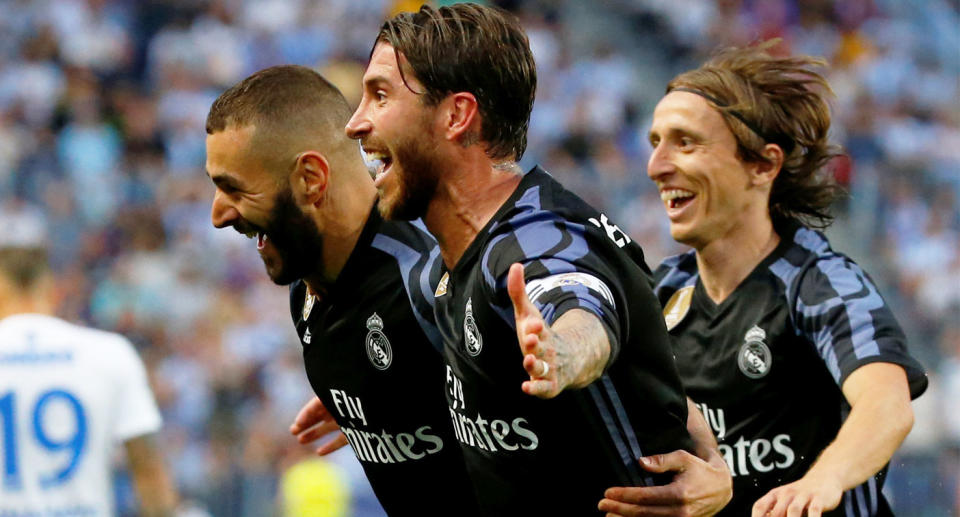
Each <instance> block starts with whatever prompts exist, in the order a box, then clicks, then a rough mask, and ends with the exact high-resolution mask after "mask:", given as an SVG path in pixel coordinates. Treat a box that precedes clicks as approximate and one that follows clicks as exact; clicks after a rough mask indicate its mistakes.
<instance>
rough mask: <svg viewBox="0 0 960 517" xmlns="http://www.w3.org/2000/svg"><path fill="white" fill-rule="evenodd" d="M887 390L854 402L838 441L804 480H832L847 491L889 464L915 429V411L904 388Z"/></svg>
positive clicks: (879, 388)
mask: <svg viewBox="0 0 960 517" xmlns="http://www.w3.org/2000/svg"><path fill="white" fill-rule="evenodd" d="M903 384H904V385H905V384H906V383H905V381H903ZM888 386H889V385H888ZM884 387H885V386H883V385H882V384H881V385H875V386H874V389H872V390H870V391H866V392H864V393H863V394H862V395H861V396H860V397H859V398H858V399H857V400H856V402H855V403H853V407H852V409H851V410H850V414H849V416H848V417H847V420H846V421H845V422H844V424H843V426H841V427H840V431H839V432H838V433H837V437H836V439H835V440H834V441H833V443H831V444H830V445H829V446H828V447H827V448H826V449H824V450H823V453H822V454H821V455H820V457H819V458H818V459H817V461H816V462H815V463H814V464H813V466H812V467H811V468H810V471H809V472H808V473H807V474H806V476H805V477H812V478H828V479H829V478H833V479H834V480H835V482H836V483H837V484H838V485H839V486H841V487H842V489H843V490H844V491H846V490H849V489H851V488H853V487H855V486H857V485H860V484H861V483H863V482H864V481H866V480H867V478H869V477H870V476H872V475H874V474H876V473H877V472H878V471H879V470H880V469H881V468H883V466H884V465H886V464H887V463H888V462H889V461H890V458H891V457H892V456H893V453H894V452H895V451H896V450H897V447H899V446H900V443H901V442H903V439H904V438H906V436H907V433H909V432H910V428H911V427H913V410H912V408H911V407H910V396H909V392H907V391H906V389H905V387H904V389H901V390H896V389H883V388H884Z"/></svg>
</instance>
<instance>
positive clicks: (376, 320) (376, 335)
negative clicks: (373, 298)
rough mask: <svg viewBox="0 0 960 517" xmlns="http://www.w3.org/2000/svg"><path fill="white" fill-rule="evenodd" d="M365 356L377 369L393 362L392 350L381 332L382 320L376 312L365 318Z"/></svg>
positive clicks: (387, 366)
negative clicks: (366, 330)
mask: <svg viewBox="0 0 960 517" xmlns="http://www.w3.org/2000/svg"><path fill="white" fill-rule="evenodd" d="M367 328H368V329H370V332H367V339H366V345H367V357H368V358H369V359H370V362H371V363H372V364H373V366H374V368H376V369H378V370H386V369H387V368H389V367H390V363H392V362H393V350H392V349H391V348H390V340H389V339H387V336H386V335H385V334H384V333H383V320H382V319H380V316H377V313H373V316H370V317H369V318H367Z"/></svg>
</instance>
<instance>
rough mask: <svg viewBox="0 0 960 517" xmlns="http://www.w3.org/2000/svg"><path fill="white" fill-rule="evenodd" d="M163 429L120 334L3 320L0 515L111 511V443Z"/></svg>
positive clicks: (29, 319) (22, 318)
mask: <svg viewBox="0 0 960 517" xmlns="http://www.w3.org/2000/svg"><path fill="white" fill-rule="evenodd" d="M160 424H161V419H160V412H159V410H158V409H157V404H156V401H155V400H154V398H153V394H152V393H151V391H150V388H149V385H148V383H147V376H146V370H145V368H144V366H143V363H142V362H141V360H140V358H139V357H138V356H137V354H136V352H135V350H134V348H133V346H132V345H131V344H130V342H129V341H127V340H126V339H125V338H123V337H122V336H120V335H118V334H113V333H109V332H104V331H100V330H94V329H89V328H84V327H80V326H77V325H73V324H71V323H67V322H65V321H63V320H60V319H57V318H54V317H51V316H44V315H40V314H19V315H15V316H9V317H7V318H5V319H3V320H2V321H0V515H2V516H4V517H27V516H29V517H46V516H54V515H58V516H71V517H76V516H101V515H103V516H106V515H113V513H114V509H113V491H112V489H111V482H110V471H111V468H110V466H111V457H112V453H113V450H114V446H115V445H117V444H119V443H121V442H123V441H125V440H129V439H131V438H135V437H137V436H141V435H144V434H148V433H152V432H155V431H157V430H158V429H159V428H160Z"/></svg>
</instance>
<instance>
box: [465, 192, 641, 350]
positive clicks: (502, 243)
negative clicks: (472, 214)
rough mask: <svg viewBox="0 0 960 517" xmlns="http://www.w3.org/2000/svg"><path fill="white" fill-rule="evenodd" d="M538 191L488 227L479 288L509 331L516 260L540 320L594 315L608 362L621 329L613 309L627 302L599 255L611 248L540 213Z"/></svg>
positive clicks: (563, 221)
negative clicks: (605, 340) (510, 281)
mask: <svg viewBox="0 0 960 517" xmlns="http://www.w3.org/2000/svg"><path fill="white" fill-rule="evenodd" d="M539 189H540V186H534V187H531V188H530V189H529V190H528V191H527V192H526V193H525V194H524V195H523V196H522V197H521V198H520V200H519V201H518V202H517V204H516V206H515V210H514V211H513V215H512V217H510V218H509V219H507V220H505V221H503V222H502V223H500V224H498V225H497V226H495V227H493V228H492V229H491V233H492V235H491V238H490V239H489V241H488V244H487V246H486V247H485V249H484V251H483V254H482V256H481V258H480V260H481V270H482V274H483V275H484V284H485V286H486V287H487V288H488V289H490V291H491V295H492V296H491V299H492V300H495V303H496V304H497V307H495V309H496V310H497V312H498V313H499V314H500V315H501V317H503V319H504V320H505V321H506V322H507V323H508V324H509V325H510V326H511V327H513V326H514V325H515V321H514V318H513V306H512V304H511V302H510V298H509V296H508V294H507V273H508V272H509V270H510V266H511V265H512V264H513V263H515V262H519V263H520V264H522V265H523V267H524V278H525V280H526V284H527V295H528V296H529V297H530V299H531V301H532V302H533V303H534V305H536V306H537V308H538V309H539V310H540V312H541V314H542V315H543V317H544V320H545V321H546V322H547V323H548V324H552V323H553V322H555V321H556V320H557V319H558V318H560V316H562V315H563V314H564V313H566V312H567V311H569V310H571V309H583V310H586V311H588V312H590V313H592V314H594V315H596V316H597V317H598V318H599V319H600V321H601V322H602V323H603V325H604V327H605V328H606V330H607V334H608V337H609V340H610V346H611V359H612V358H613V357H614V356H615V355H616V352H617V350H618V342H619V339H618V336H619V335H620V330H621V322H620V321H619V317H618V307H619V306H621V305H623V304H625V303H626V301H625V296H623V294H622V292H621V290H620V285H619V283H618V282H616V278H617V274H616V272H615V271H614V270H613V266H612V265H611V264H612V263H615V262H613V261H609V260H604V257H603V254H604V252H605V250H607V249H609V247H610V246H611V244H608V243H603V242H600V240H599V239H600V238H601V237H600V236H599V235H598V233H597V232H596V231H595V230H594V229H593V228H591V227H589V226H584V225H581V224H577V223H575V222H572V221H570V220H568V219H565V218H563V217H561V216H560V215H559V214H557V213H555V212H553V211H550V210H545V209H542V208H541V207H540V205H539ZM604 238H605V237H604Z"/></svg>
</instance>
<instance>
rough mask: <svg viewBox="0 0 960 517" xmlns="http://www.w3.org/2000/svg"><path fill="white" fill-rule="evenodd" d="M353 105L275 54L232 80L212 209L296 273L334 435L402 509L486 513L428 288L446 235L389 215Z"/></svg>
mask: <svg viewBox="0 0 960 517" xmlns="http://www.w3.org/2000/svg"><path fill="white" fill-rule="evenodd" d="M349 117H350V108H349V106H348V105H347V102H346V100H345V99H344V98H343V96H342V95H341V94H340V92H339V91H338V90H337V89H336V88H335V87H334V86H332V85H331V84H330V83H328V82H327V81H326V80H324V79H323V78H322V77H321V76H320V75H319V74H317V73H316V72H314V71H312V70H310V69H308V68H304V67H298V66H280V67H273V68H268V69H265V70H262V71H260V72H257V73H256V74H254V75H252V76H250V77H249V78H247V79H245V80H243V81H242V82H240V83H238V84H237V85H235V86H233V87H232V88H230V89H229V90H227V91H226V92H224V93H223V94H222V95H221V96H220V97H219V98H218V99H217V100H216V101H215V102H214V104H213V106H212V107H211V108H210V113H209V115H208V117H207V128H206V129H207V134H208V136H207V143H206V145H207V165H206V167H207V173H208V174H209V176H210V178H211V179H212V180H213V182H214V184H215V185H216V193H215V195H214V199H213V207H212V211H211V218H212V221H213V224H214V226H216V227H218V228H223V227H226V226H232V227H233V228H234V229H235V230H237V231H238V232H240V233H243V234H246V235H247V236H249V237H251V238H253V239H255V240H256V243H257V249H258V251H259V253H260V256H261V258H262V259H263V262H264V264H265V265H266V269H267V273H268V274H269V275H270V278H271V279H273V281H274V282H276V283H277V284H292V285H291V287H290V310H291V314H292V316H293V321H294V324H295V325H296V328H297V332H298V334H299V336H300V339H301V341H302V345H303V357H304V363H305V366H306V371H307V377H308V378H309V381H310V384H311V385H312V387H313V389H314V391H315V392H316V394H317V396H318V397H319V398H318V399H317V400H316V402H315V403H313V404H308V407H307V408H308V409H309V410H313V411H315V412H316V411H321V412H322V413H323V414H322V415H321V416H320V420H323V417H328V418H327V419H326V425H327V427H326V429H327V430H329V427H330V426H329V422H330V421H331V419H330V418H329V417H332V419H333V420H335V421H336V423H337V424H338V425H339V429H340V430H341V431H342V434H340V435H338V437H337V439H335V440H334V443H333V444H327V445H326V446H324V447H322V448H321V449H323V450H324V451H329V450H332V449H334V448H336V446H337V445H342V444H345V443H349V445H350V446H351V447H352V449H353V451H354V453H355V454H356V456H357V458H358V459H359V460H360V463H361V465H363V468H364V471H365V472H366V474H367V478H368V479H369V480H370V484H371V486H372V487H373V489H374V492H375V493H376V495H377V498H378V499H379V500H380V502H381V504H382V505H383V507H384V509H385V510H386V511H387V513H388V514H390V515H398V516H406V515H450V514H456V515H473V514H474V513H475V510H476V503H475V502H474V498H473V493H472V489H471V486H470V484H469V482H468V481H467V479H466V470H465V468H464V464H463V459H462V456H461V453H460V450H459V447H458V446H457V444H456V438H455V437H454V434H453V428H452V426H451V424H450V420H449V417H448V414H447V408H446V403H445V400H444V395H443V390H444V382H445V380H444V367H443V363H442V360H441V356H440V354H439V352H438V351H437V349H435V348H434V347H432V346H431V342H436V343H438V345H439V339H438V338H436V337H435V336H434V334H436V331H435V330H434V328H433V326H432V323H431V322H432V307H431V304H432V301H433V298H432V294H433V292H432V291H429V290H428V291H427V292H425V291H424V289H425V288H421V286H422V285H429V283H430V280H429V275H430V273H431V271H436V270H435V269H434V270H431V268H430V267H429V263H430V259H431V258H432V257H435V256H436V254H437V251H436V245H435V241H434V240H433V239H432V238H431V237H430V236H429V234H427V233H426V231H425V230H424V229H422V228H421V227H418V226H417V225H415V224H412V223H408V222H388V221H383V220H382V219H381V217H380V214H379V212H377V210H376V209H375V208H374V205H375V199H376V194H377V193H376V189H375V188H374V186H373V180H372V178H371V177H370V174H369V171H368V169H367V167H366V165H365V164H364V162H363V160H362V158H361V155H360V151H359V149H357V144H356V143H355V142H353V141H352V140H350V139H348V138H347V137H346V136H345V135H344V133H343V127H344V124H345V123H346V121H347V119H348V118H349ZM435 281H436V280H434V282H435ZM407 285H409V286H410V288H409V289H408V288H406V287H405V286H407ZM424 315H425V316H424ZM412 401H413V402H412ZM411 402H412V403H411ZM320 426H321V427H323V426H324V422H321V423H320ZM298 431H300V430H295V434H296V432H298ZM307 431H308V432H322V429H321V430H319V431H318V428H313V429H308V430H307Z"/></svg>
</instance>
